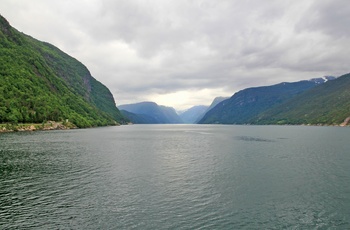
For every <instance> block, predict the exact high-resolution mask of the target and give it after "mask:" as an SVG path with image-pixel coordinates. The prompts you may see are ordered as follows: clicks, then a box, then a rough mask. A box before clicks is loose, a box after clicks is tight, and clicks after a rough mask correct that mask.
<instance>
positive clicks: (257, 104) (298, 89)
mask: <svg viewBox="0 0 350 230" xmlns="http://www.w3.org/2000/svg"><path fill="white" fill-rule="evenodd" d="M326 80H327V79H322V78H317V79H312V80H309V81H299V82H293V83H286V82H283V83H280V84H277V85H272V86H263V87H255V88H248V89H244V90H242V91H239V92H238V93H236V94H234V95H233V96H232V97H231V98H229V99H227V100H224V101H222V102H220V103H219V104H218V105H216V106H215V107H214V108H213V109H211V110H210V111H209V112H207V113H206V114H205V116H204V117H203V118H202V119H201V120H200V121H199V123H201V124H208V123H219V124H244V123H250V122H251V120H252V118H253V117H255V116H257V115H258V114H259V113H261V112H263V111H265V110H267V109H270V108H271V107H273V106H276V105H278V104H281V103H283V102H285V101H287V100H289V99H290V98H292V97H294V96H296V95H298V94H300V93H302V92H304V91H306V90H309V89H311V88H313V87H315V86H317V85H319V84H322V83H323V82H325V81H326Z"/></svg>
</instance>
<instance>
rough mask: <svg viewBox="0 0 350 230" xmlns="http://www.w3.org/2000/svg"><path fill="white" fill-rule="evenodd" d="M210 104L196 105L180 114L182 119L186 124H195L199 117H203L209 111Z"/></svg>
mask: <svg viewBox="0 0 350 230" xmlns="http://www.w3.org/2000/svg"><path fill="white" fill-rule="evenodd" d="M207 109H208V106H206V105H196V106H193V107H191V108H189V109H187V110H185V111H183V112H181V113H180V114H179V116H180V117H181V119H182V120H183V122H184V123H186V124H194V123H196V121H197V120H198V118H199V117H202V116H203V115H204V113H205V112H206V111H207Z"/></svg>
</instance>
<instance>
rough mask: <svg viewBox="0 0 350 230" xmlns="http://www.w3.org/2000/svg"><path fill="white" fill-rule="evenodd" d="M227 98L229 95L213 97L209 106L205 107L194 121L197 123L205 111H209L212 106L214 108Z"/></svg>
mask: <svg viewBox="0 0 350 230" xmlns="http://www.w3.org/2000/svg"><path fill="white" fill-rule="evenodd" d="M226 99H229V97H216V98H214V100H213V101H212V103H211V104H210V106H209V107H207V109H206V110H205V111H204V112H203V114H202V115H200V116H198V118H197V119H196V121H195V122H194V123H196V124H197V123H199V121H200V120H202V118H203V117H204V116H205V114H206V113H207V112H209V111H210V110H211V109H212V108H214V107H215V106H216V105H217V104H219V103H220V102H222V101H224V100H226Z"/></svg>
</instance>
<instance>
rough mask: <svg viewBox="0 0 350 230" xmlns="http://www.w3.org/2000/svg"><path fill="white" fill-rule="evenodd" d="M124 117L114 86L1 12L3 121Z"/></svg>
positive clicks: (83, 122) (82, 122) (102, 121)
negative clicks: (20, 28)
mask: <svg viewBox="0 0 350 230" xmlns="http://www.w3.org/2000/svg"><path fill="white" fill-rule="evenodd" d="M66 119H68V120H69V121H70V122H72V123H74V124H75V125H77V126H78V127H90V126H100V125H108V124H115V123H116V122H119V123H124V122H125V121H126V119H125V118H124V117H123V116H122V115H121V113H120V112H119V110H118V109H117V107H116V106H115V102H114V98H113V96H112V94H111V92H110V91H109V89H108V88H107V87H106V86H104V85H103V84H102V83H100V82H99V81H97V80H96V79H95V78H93V77H92V76H91V74H90V72H89V70H88V69H87V68H86V67H85V66H84V65H83V64H82V63H80V62H79V61H78V60H76V59H74V58H73V57H70V56H69V55H67V54H66V53H64V52H62V51H61V50H59V49H58V48H56V47H55V46H53V45H51V44H49V43H45V42H41V41H38V40H36V39H34V38H32V37H30V36H28V35H25V34H23V33H21V32H19V31H17V30H16V29H14V28H12V27H11V26H10V24H9V23H8V21H7V20H6V19H5V18H3V17H2V16H0V123H3V122H9V123H22V122H23V123H32V122H34V123H41V122H44V121H46V120H53V121H63V120H66Z"/></svg>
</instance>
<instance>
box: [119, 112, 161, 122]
mask: <svg viewBox="0 0 350 230" xmlns="http://www.w3.org/2000/svg"><path fill="white" fill-rule="evenodd" d="M120 112H121V113H122V114H123V116H124V117H127V118H128V119H129V120H130V121H131V122H132V123H133V124H157V123H158V121H157V120H156V119H155V118H154V117H151V116H149V115H146V114H135V113H131V112H128V111H126V110H120Z"/></svg>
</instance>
